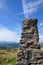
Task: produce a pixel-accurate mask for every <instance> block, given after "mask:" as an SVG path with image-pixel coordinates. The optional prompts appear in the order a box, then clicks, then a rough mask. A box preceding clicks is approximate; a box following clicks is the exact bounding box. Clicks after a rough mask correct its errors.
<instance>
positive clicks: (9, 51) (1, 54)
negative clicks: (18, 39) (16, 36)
mask: <svg viewBox="0 0 43 65" xmlns="http://www.w3.org/2000/svg"><path fill="white" fill-rule="evenodd" d="M18 49H19V48H0V65H8V64H14V63H16V57H17V53H18ZM41 51H42V52H43V46H42V47H41Z"/></svg>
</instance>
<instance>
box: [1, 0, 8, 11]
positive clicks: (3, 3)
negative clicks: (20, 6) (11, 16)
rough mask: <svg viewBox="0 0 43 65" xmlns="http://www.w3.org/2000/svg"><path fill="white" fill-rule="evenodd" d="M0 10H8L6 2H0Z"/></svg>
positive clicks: (4, 0) (3, 0)
mask: <svg viewBox="0 0 43 65" xmlns="http://www.w3.org/2000/svg"><path fill="white" fill-rule="evenodd" d="M0 9H3V10H5V9H8V5H7V0H0Z"/></svg>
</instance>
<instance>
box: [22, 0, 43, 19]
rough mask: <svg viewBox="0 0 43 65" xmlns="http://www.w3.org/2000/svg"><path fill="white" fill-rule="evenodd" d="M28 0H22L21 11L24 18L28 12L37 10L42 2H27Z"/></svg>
mask: <svg viewBox="0 0 43 65" xmlns="http://www.w3.org/2000/svg"><path fill="white" fill-rule="evenodd" d="M27 1H28V0H22V6H23V12H24V15H25V18H28V16H29V15H30V14H33V13H34V12H36V11H37V10H38V8H39V7H40V5H41V4H42V2H43V0H35V1H33V2H32V1H31V2H27Z"/></svg>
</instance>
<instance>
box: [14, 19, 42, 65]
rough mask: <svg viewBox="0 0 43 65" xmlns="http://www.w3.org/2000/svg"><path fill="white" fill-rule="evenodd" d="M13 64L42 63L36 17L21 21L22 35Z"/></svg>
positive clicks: (32, 64) (33, 64) (29, 64)
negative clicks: (15, 60)
mask: <svg viewBox="0 0 43 65" xmlns="http://www.w3.org/2000/svg"><path fill="white" fill-rule="evenodd" d="M15 65H43V56H42V52H41V50H40V44H39V35H38V27H37V19H24V20H23V21H22V36H21V40H20V46H19V52H18V55H17V62H16V64H15Z"/></svg>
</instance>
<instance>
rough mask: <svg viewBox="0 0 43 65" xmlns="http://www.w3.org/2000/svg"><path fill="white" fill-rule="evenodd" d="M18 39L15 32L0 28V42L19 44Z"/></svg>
mask: <svg viewBox="0 0 43 65" xmlns="http://www.w3.org/2000/svg"><path fill="white" fill-rule="evenodd" d="M19 40H20V37H19V35H18V34H17V32H15V31H11V30H8V29H7V28H5V27H3V26H0V41H11V42H19Z"/></svg>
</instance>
